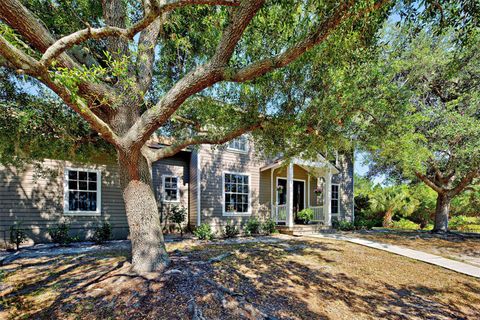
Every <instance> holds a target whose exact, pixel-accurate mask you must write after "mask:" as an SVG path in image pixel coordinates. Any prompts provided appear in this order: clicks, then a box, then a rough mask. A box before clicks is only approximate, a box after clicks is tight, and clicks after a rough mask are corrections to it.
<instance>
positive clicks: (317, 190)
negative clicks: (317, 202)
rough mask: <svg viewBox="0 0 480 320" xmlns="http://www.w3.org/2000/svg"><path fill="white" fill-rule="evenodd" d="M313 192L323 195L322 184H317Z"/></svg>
mask: <svg viewBox="0 0 480 320" xmlns="http://www.w3.org/2000/svg"><path fill="white" fill-rule="evenodd" d="M313 193H315V194H316V195H317V196H319V195H321V194H322V193H323V188H322V186H317V187H316V188H315V189H314V190H313Z"/></svg>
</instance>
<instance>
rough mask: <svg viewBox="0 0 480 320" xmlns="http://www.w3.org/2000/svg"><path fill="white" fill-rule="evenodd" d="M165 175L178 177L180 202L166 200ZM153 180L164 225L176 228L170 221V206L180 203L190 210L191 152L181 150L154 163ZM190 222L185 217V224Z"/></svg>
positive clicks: (168, 227) (179, 204)
mask: <svg viewBox="0 0 480 320" xmlns="http://www.w3.org/2000/svg"><path fill="white" fill-rule="evenodd" d="M163 176H175V177H177V178H178V188H179V196H180V199H179V201H178V202H165V201H164V199H163V196H162V192H163V185H162V177H163ZM152 180H153V181H152V182H153V188H154V191H155V197H156V198H157V202H158V207H159V210H160V215H161V219H162V222H163V225H164V226H165V227H166V228H167V230H172V231H173V229H174V225H173V224H171V223H169V221H168V208H169V207H170V206H174V205H178V206H182V207H184V208H185V209H186V210H187V211H188V210H189V203H190V200H189V199H190V195H189V186H190V153H189V152H180V153H179V154H177V155H175V156H174V157H170V158H167V159H161V160H159V161H157V162H154V163H153V164H152ZM187 223H188V217H187V218H186V219H185V224H184V225H185V226H186V225H187Z"/></svg>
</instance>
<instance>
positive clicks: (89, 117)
mask: <svg viewBox="0 0 480 320" xmlns="http://www.w3.org/2000/svg"><path fill="white" fill-rule="evenodd" d="M0 54H1V55H2V56H3V57H4V58H6V59H7V60H8V61H9V62H10V63H11V64H13V65H14V66H15V67H16V68H18V69H21V70H22V71H24V72H26V73H27V74H29V75H31V76H34V77H38V78H41V79H42V82H43V83H44V84H45V85H46V86H47V87H49V88H50V89H51V90H52V91H54V92H55V93H56V94H57V95H58V96H59V97H60V98H62V100H63V101H64V102H65V103H66V104H67V105H68V106H69V107H70V108H72V109H73V110H74V111H75V112H76V113H78V114H79V115H80V116H81V117H82V118H83V119H85V120H86V121H87V122H88V123H90V125H91V126H92V128H93V129H94V130H96V131H97V132H98V133H99V134H101V135H102V137H103V138H104V139H105V140H107V141H108V142H110V143H111V144H112V145H114V146H120V139H119V137H118V136H117V135H116V134H115V133H114V132H113V131H112V129H111V128H110V126H109V125H108V124H107V123H105V122H104V121H103V120H102V119H100V118H99V117H98V116H97V115H96V114H95V113H94V112H93V111H92V110H91V109H90V108H89V106H88V105H87V103H86V102H84V101H83V100H82V98H81V97H79V96H77V95H74V94H72V93H71V92H70V91H69V90H68V89H67V88H66V87H65V86H63V85H62V84H60V83H59V82H58V81H55V80H52V79H51V78H50V75H49V74H48V71H47V70H46V69H45V68H43V67H42V66H41V65H40V64H39V63H38V61H36V60H35V59H33V58H32V57H30V56H28V55H26V54H25V53H23V52H22V51H20V50H19V49H17V48H15V47H14V46H12V45H11V44H10V43H9V42H8V41H6V40H5V39H4V38H3V37H2V36H0Z"/></svg>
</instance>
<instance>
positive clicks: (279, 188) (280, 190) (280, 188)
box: [277, 185, 283, 193]
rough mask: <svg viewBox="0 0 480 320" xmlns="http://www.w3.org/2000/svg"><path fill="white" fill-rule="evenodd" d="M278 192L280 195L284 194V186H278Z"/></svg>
mask: <svg viewBox="0 0 480 320" xmlns="http://www.w3.org/2000/svg"><path fill="white" fill-rule="evenodd" d="M277 191H278V192H279V193H282V192H283V186H282V185H278V186H277Z"/></svg>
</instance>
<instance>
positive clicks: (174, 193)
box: [162, 176, 180, 202]
mask: <svg viewBox="0 0 480 320" xmlns="http://www.w3.org/2000/svg"><path fill="white" fill-rule="evenodd" d="M178 187H179V186H178V177H175V176H163V180H162V190H163V196H162V200H163V201H165V202H178V201H180V192H179V189H178Z"/></svg>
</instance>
